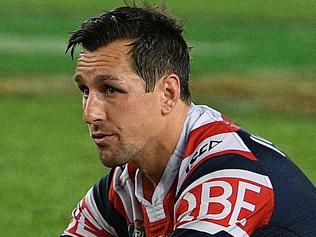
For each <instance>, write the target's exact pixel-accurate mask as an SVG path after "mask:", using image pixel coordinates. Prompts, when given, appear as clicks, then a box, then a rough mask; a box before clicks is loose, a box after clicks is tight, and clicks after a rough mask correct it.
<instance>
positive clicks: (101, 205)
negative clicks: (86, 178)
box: [93, 169, 128, 236]
mask: <svg viewBox="0 0 316 237" xmlns="http://www.w3.org/2000/svg"><path fill="white" fill-rule="evenodd" d="M113 173H114V169H112V170H111V172H110V173H109V174H108V175H106V176H104V177H103V178H102V179H101V180H100V181H99V183H97V184H96V185H95V186H94V187H93V196H94V200H95V202H96V205H97V207H98V210H99V212H100V213H101V215H102V217H103V218H104V219H105V220H106V221H107V222H108V223H109V224H110V225H111V226H112V227H113V228H114V229H115V231H116V233H117V234H118V235H119V236H128V232H127V224H126V220H125V218H124V217H123V216H122V215H121V214H120V213H119V212H118V210H116V209H115V207H114V205H113V204H112V203H111V202H110V201H109V199H108V194H109V190H110V185H111V180H112V177H113Z"/></svg>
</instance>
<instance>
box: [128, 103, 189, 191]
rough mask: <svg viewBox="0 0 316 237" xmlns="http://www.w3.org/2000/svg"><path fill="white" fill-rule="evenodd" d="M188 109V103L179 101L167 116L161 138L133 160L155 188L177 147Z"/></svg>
mask: <svg viewBox="0 0 316 237" xmlns="http://www.w3.org/2000/svg"><path fill="white" fill-rule="evenodd" d="M188 109H189V107H188V106H187V105H185V104H182V103H179V104H178V105H177V107H176V108H175V109H174V111H172V114H170V115H169V116H168V118H166V121H165V123H164V124H165V126H164V129H163V131H162V133H161V134H160V136H159V138H158V139H155V142H151V144H152V147H151V149H150V150H149V151H148V152H144V154H143V155H142V156H141V157H140V159H137V161H134V162H133V163H134V164H135V165H136V167H137V168H139V169H140V172H141V173H142V175H143V176H145V177H146V178H147V179H148V181H149V183H151V184H152V186H153V188H155V187H156V186H157V185H158V183H159V181H160V179H161V176H162V174H163V172H164V170H165V168H166V166H167V164H168V161H169V159H170V157H171V155H172V153H173V152H174V150H175V149H176V146H177V144H178V141H179V138H180V135H181V131H182V127H183V125H184V121H185V118H186V114H187V111H188ZM145 153H146V154H145Z"/></svg>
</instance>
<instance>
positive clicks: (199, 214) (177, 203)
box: [62, 104, 316, 237]
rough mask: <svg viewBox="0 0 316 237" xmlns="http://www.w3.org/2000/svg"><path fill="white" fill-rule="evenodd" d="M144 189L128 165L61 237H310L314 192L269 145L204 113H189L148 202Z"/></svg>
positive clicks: (94, 194) (93, 192)
mask: <svg viewBox="0 0 316 237" xmlns="http://www.w3.org/2000/svg"><path fill="white" fill-rule="evenodd" d="M166 139H168V138H166ZM143 181H144V177H142V174H141V172H140V171H139V170H138V169H137V168H136V167H135V166H133V165H132V164H131V163H127V164H125V165H123V166H119V167H116V168H113V169H112V170H111V171H110V172H109V173H108V174H107V175H106V176H104V177H103V178H102V179H101V180H100V181H99V182H98V183H97V184H96V185H94V186H93V187H92V188H91V189H90V190H89V191H88V192H87V194H86V195H85V197H84V198H83V199H82V200H81V201H80V203H79V204H78V206H77V208H75V210H74V211H73V214H72V216H73V218H72V221H71V223H70V224H69V226H68V228H67V229H66V230H65V231H64V233H63V234H62V236H79V237H81V236H86V237H95V236H101V237H111V236H135V237H143V236H147V237H158V236H160V237H162V236H172V237H183V236H193V237H232V236H233V237H248V236H253V237H259V236H265V237H274V236H278V237H280V236H281V237H282V236H284V237H285V236H286V237H294V236H300V237H311V236H316V190H315V187H314V185H313V184H312V183H311V182H310V181H309V180H308V179H307V178H306V176H305V175H304V174H303V173H302V172H301V171H300V170H299V168H298V167H297V166H296V165H295V164H293V162H291V161H290V159H289V158H288V157H287V156H286V154H284V153H283V152H282V151H280V150H279V149H278V148H277V147H276V146H274V145H273V144H272V143H271V142H269V141H267V140H264V139H262V138H260V137H258V136H255V135H251V134H250V133H248V132H246V131H245V130H243V129H242V128H240V127H239V126H238V125H236V124H235V123H234V122H232V121H230V120H229V119H228V118H226V117H225V116H223V115H222V114H220V113H219V112H217V111H215V110H213V109H211V108H209V107H207V106H202V105H194V104H192V105H191V106H190V109H189V111H188V114H187V117H186V120H185V123H184V126H183V129H182V132H181V136H180V139H179V141H178V144H177V147H176V149H175V151H174V152H173V154H172V155H171V157H170V159H169V161H168V164H167V166H166V168H165V170H164V173H163V175H162V177H161V180H160V182H159V184H158V185H157V187H156V188H155V190H154V193H153V195H152V199H151V200H147V199H146V198H145V194H146V191H147V188H148V187H147V186H146V182H143Z"/></svg>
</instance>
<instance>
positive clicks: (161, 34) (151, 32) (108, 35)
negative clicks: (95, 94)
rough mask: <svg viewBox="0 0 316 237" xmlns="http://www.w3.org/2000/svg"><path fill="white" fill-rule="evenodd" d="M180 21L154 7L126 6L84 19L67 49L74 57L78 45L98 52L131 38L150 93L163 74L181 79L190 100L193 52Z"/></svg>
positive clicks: (134, 61) (136, 66)
mask: <svg viewBox="0 0 316 237" xmlns="http://www.w3.org/2000/svg"><path fill="white" fill-rule="evenodd" d="M182 32H183V30H182V27H181V26H180V25H179V24H178V23H177V21H176V20H175V19H174V18H172V17H170V16H168V15H167V14H165V13H163V12H162V11H160V10H159V9H158V8H152V7H148V6H146V7H144V8H140V7H136V6H125V7H119V8H116V9H114V10H112V11H108V12H105V13H104V14H102V15H101V16H99V17H95V18H92V19H90V20H88V21H86V22H84V23H83V24H82V25H81V27H80V28H79V29H78V30H76V31H75V32H73V33H72V34H71V36H70V38H69V41H68V46H67V50H66V52H68V51H69V50H70V53H71V56H72V57H73V54H74V50H75V48H76V46H77V45H79V44H81V45H82V47H83V48H84V49H87V50H89V51H95V50H97V49H98V48H100V47H102V46H105V45H107V44H109V43H111V42H113V41H115V40H119V39H131V40H133V43H131V44H130V46H131V50H130V54H131V58H132V67H133V69H134V70H135V72H136V73H137V74H138V75H139V76H140V77H142V78H143V79H144V81H145V84H146V88H145V89H146V92H150V91H153V90H154V87H155V84H156V81H157V80H159V79H160V78H161V77H162V76H164V75H167V74H171V73H175V74H177V75H178V76H179V78H180V84H181V94H180V97H181V99H182V100H183V101H185V102H187V103H190V102H191V95H190V91H189V85H188V80H189V73H190V55H189V48H188V46H187V44H186V42H185V40H184V38H183V37H182Z"/></svg>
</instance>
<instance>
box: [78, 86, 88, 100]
mask: <svg viewBox="0 0 316 237" xmlns="http://www.w3.org/2000/svg"><path fill="white" fill-rule="evenodd" d="M79 89H80V90H81V92H82V95H83V97H84V98H88V96H89V89H88V87H86V86H80V87H79Z"/></svg>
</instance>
